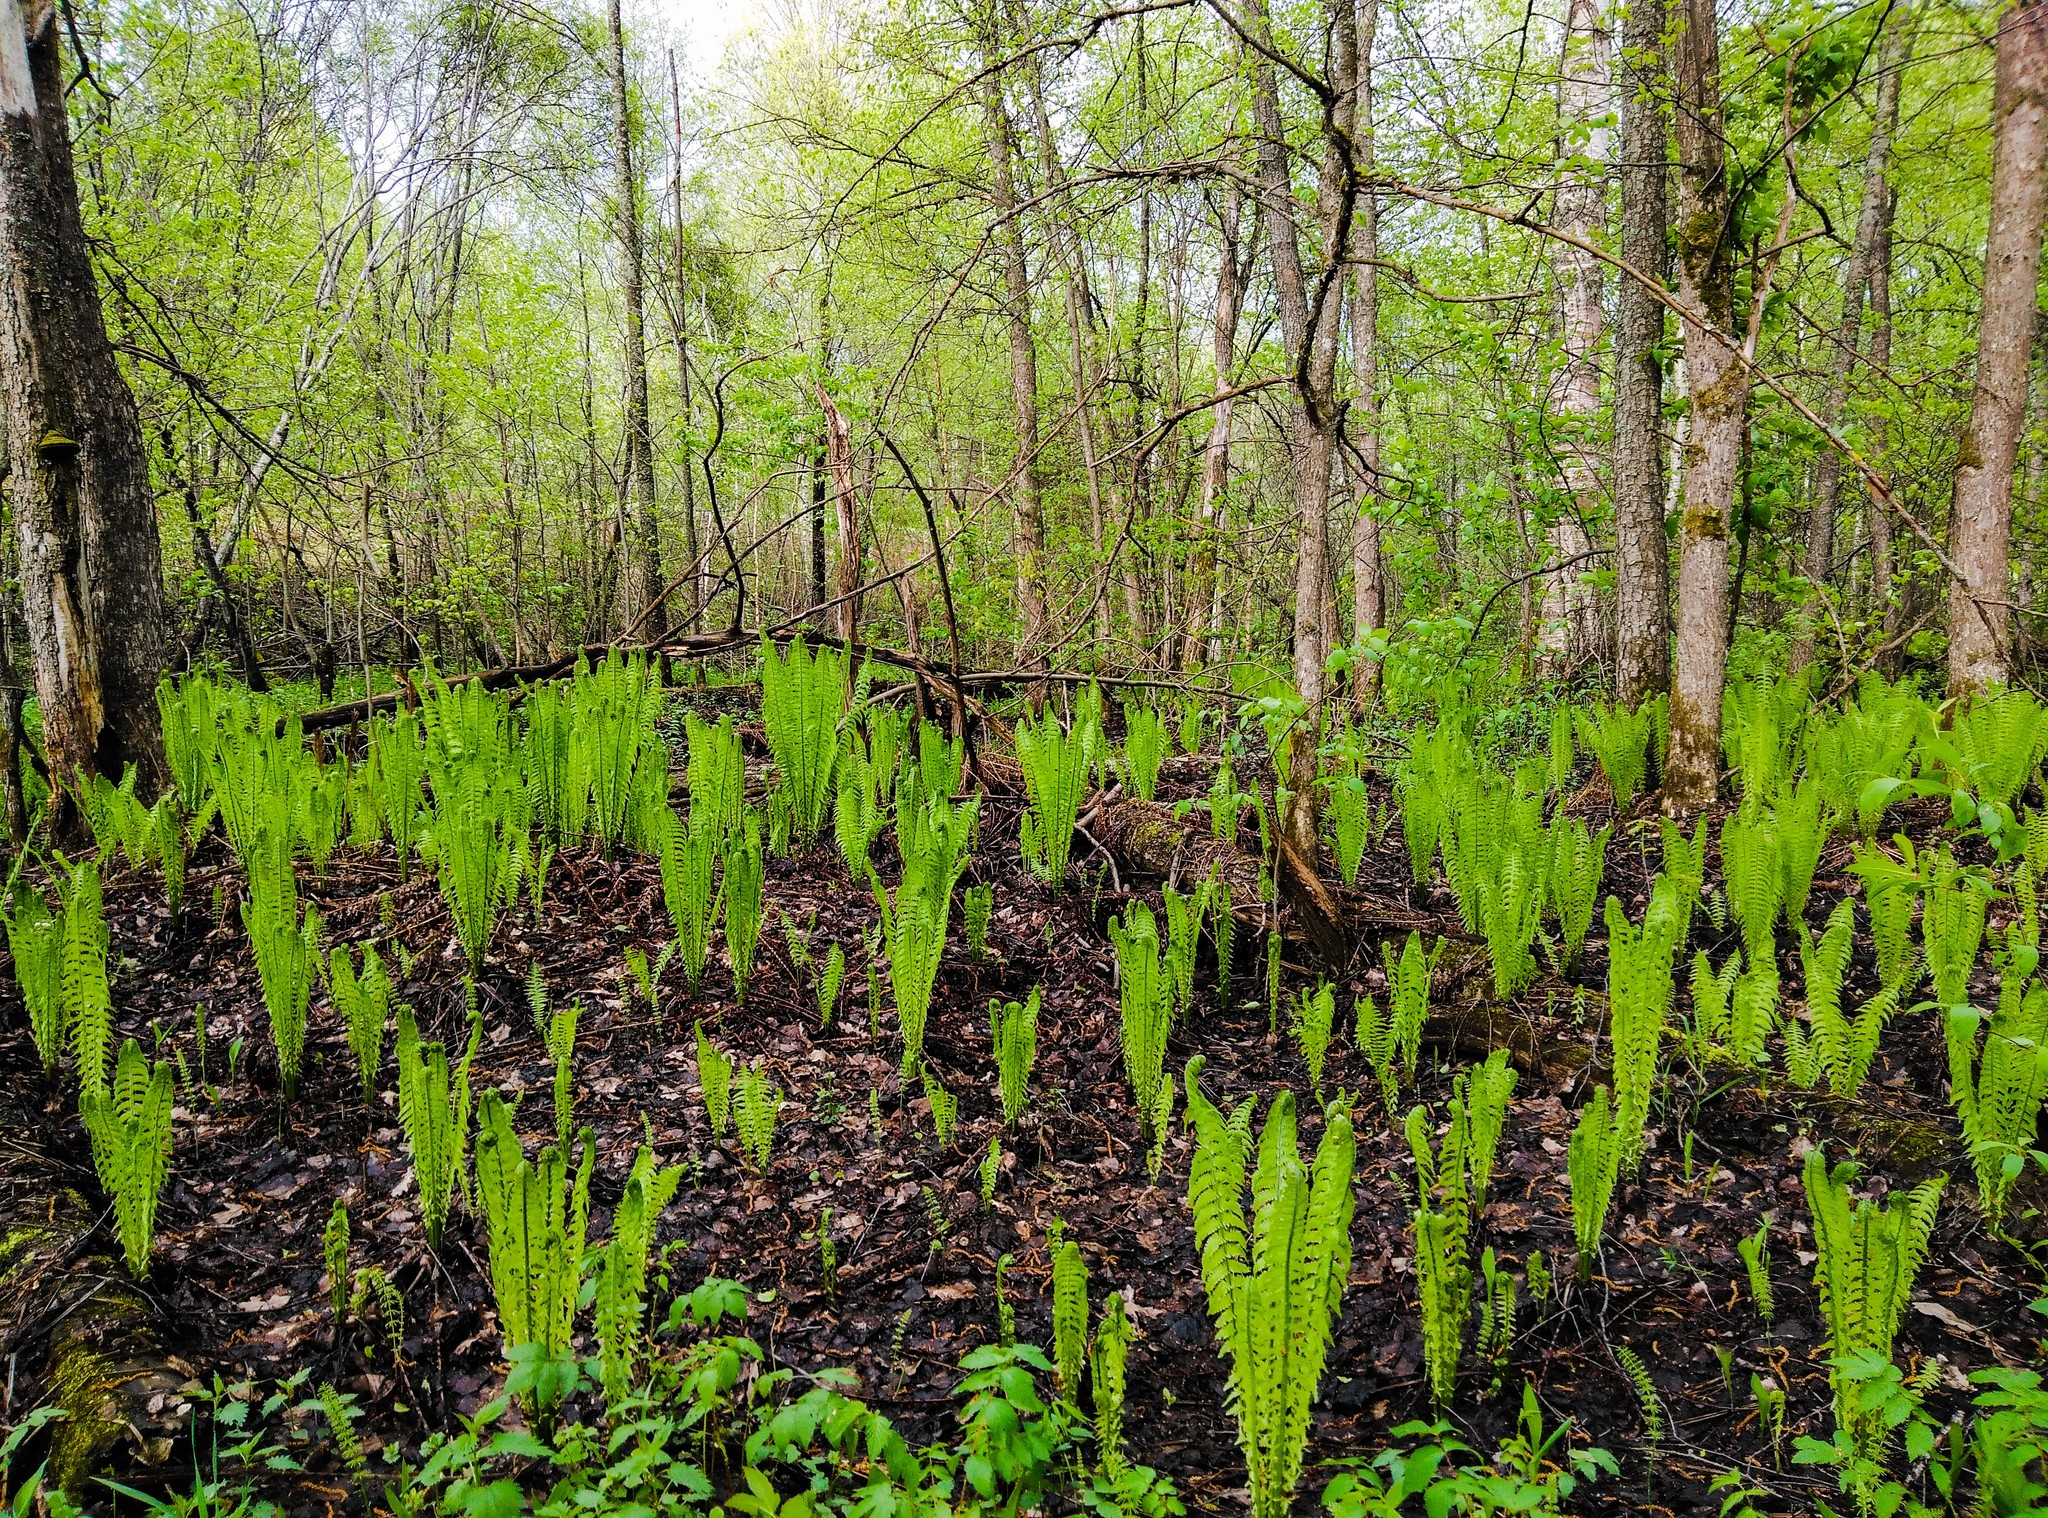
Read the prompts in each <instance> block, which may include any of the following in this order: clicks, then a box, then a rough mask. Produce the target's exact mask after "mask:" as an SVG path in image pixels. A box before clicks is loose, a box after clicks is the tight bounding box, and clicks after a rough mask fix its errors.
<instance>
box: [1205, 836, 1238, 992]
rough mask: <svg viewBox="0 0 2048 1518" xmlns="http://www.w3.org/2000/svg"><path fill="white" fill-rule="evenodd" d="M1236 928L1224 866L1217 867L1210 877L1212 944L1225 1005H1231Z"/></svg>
mask: <svg viewBox="0 0 2048 1518" xmlns="http://www.w3.org/2000/svg"><path fill="white" fill-rule="evenodd" d="M1236 929H1237V920H1236V919H1235V918H1234V917H1232V916H1231V903H1230V882H1228V881H1227V880H1225V879H1224V878H1223V871H1222V867H1221V866H1218V867H1217V868H1216V869H1215V870H1214V871H1212V872H1211V874H1210V876H1209V942H1210V943H1211V944H1212V945H1214V946H1215V949H1216V994H1217V999H1218V1000H1219V1001H1220V1002H1222V1003H1223V1004H1224V1005H1225V1006H1228V1005H1229V1004H1230V956H1231V954H1232V952H1233V951H1234V949H1235V947H1236V946H1235V944H1234V943H1233V942H1232V939H1233V938H1234V936H1235V933H1236Z"/></svg>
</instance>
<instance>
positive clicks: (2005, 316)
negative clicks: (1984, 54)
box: [1948, 3, 2048, 695]
mask: <svg viewBox="0 0 2048 1518" xmlns="http://www.w3.org/2000/svg"><path fill="white" fill-rule="evenodd" d="M1991 117H1992V124H1993V130H1994V131H1995V132H1996V134H1997V135H1996V137H1995V139H1994V141H1993V145H1992V150H1991V229H1990V232H1989V234H1988V235H1987V236H1986V238H1985V241H1984V304H1983V308H1982V311H1981V314H1980V315H1979V318H1978V328H1977V385H1976V392H1975V394H1973V395H1972V397H1971V399H1970V424H1969V427H1968V428H1967V429H1966V430H1965V432H1964V434H1963V447H1962V453H1961V456H1960V458H1959V459H1958V461H1957V463H1956V477H1955V495H1954V504H1953V506H1952V508H1951V517H1950V522H1951V526H1950V529H1949V557H1950V558H1951V559H1952V560H1953V561H1954V565H1955V569H1956V578H1954V579H1953V580H1952V581H1951V583H1950V585H1949V600H1948V683H1949V692H1950V694H1951V695H1962V694H1973V693H1977V692H1981V691H1984V690H1987V689H1989V688H1991V687H1993V686H1997V685H2003V684H2004V683H2005V682H2006V681H2007V680H2008V679H2009V678H2010V677H2011V673H2012V671H2011V665H2010V655H2011V648H2010V645H2011V641H2012V638H2011V626H2012V613H2011V608H2010V607H2009V605H2008V604H2007V602H2008V600H2009V596H2010V584H2011V572H2010V566H2009V564H2008V545H2009V543H2010V541H2011V537H2012V476H2013V467H2014V465H2015V464H2016V463H2017V462H2018V459H2019V442H2020V427H2021V424H2022V422H2023V420H2024V418H2025V416H2026V410H2027V369H2028V361H2029V358H2030V356H2031V354H2032V351H2033V338H2034V307H2035V303H2036V301H2037V299H2038V296H2039V291H2040V275H2041V236H2042V224H2043V219H2044V217H2048V6H2044V5H2042V4H2039V3H2033V4H2022V5H2014V6H2012V7H2011V8H2010V9H2008V10H2007V11H2006V13H2005V15H2004V17H2003V18H2002V19H2001V21H2000V22H1999V27H1998V86H1997V91H1996V96H1995V99H1994V101H1993V104H1992V108H1991Z"/></svg>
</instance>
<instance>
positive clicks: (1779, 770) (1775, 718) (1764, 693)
mask: <svg viewBox="0 0 2048 1518" xmlns="http://www.w3.org/2000/svg"><path fill="white" fill-rule="evenodd" d="M1808 700H1809V697H1808V685H1807V681H1806V680H1805V679H1803V678H1800V677H1797V676H1795V677H1793V678H1790V679H1784V680H1773V679H1771V678H1770V677H1769V676H1764V677H1762V678H1759V679H1754V680H1741V679H1738V680H1731V681H1729V682H1728V684H1727V687H1726V688H1725V689H1724V690H1723V692H1722V695H1721V749H1722V752H1723V753H1725V754H1726V755H1727V757H1728V762H1729V764H1730V765H1732V766H1733V767H1734V768H1735V771H1736V777H1737V781H1738V783H1739V784H1740V785H1741V787H1742V799H1743V804H1744V805H1745V807H1747V806H1752V805H1756V804H1758V803H1761V802H1764V801H1768V800H1769V799H1770V798H1771V797H1773V796H1775V795H1777V794H1778V791H1779V790H1780V788H1781V787H1782V786H1783V784H1784V782H1785V780H1786V779H1788V778H1789V777H1790V775H1791V770H1792V755H1791V749H1792V743H1793V740H1794V739H1796V738H1797V736H1798V731H1799V724H1800V722H1801V721H1802V720H1803V718H1804V716H1805V712H1806V707H1807V704H1808Z"/></svg>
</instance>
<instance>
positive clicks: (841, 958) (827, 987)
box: [818, 943, 846, 1028]
mask: <svg viewBox="0 0 2048 1518" xmlns="http://www.w3.org/2000/svg"><path fill="white" fill-rule="evenodd" d="M845 984H846V950H845V949H843V948H842V947H840V946H839V945H838V944H836V943H835V944H833V945H832V947H831V949H830V951H829V952H828V953H827V954H826V955H825V968H824V969H823V970H821V971H819V973H818V1025H819V1026H820V1027H824V1028H829V1027H831V1026H832V1014H833V1013H835V1012H837V1011H838V1010H839V988H840V987H841V986H843V985H845Z"/></svg>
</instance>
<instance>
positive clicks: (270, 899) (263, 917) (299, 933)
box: [242, 831, 320, 1101]
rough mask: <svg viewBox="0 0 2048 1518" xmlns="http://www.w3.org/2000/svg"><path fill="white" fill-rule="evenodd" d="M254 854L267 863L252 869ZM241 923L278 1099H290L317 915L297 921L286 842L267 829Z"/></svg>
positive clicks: (302, 1038)
mask: <svg viewBox="0 0 2048 1518" xmlns="http://www.w3.org/2000/svg"><path fill="white" fill-rule="evenodd" d="M257 858H265V859H267V860H268V861H269V863H268V864H267V865H266V866H265V867H262V868H258V867H257V866H256V864H255V860H256V859H257ZM242 922H243V924H244V925H245V926H246V927H247V928H248V930H249V946H250V948H251V949H253V950H254V951H255V955H256V973H257V976H258V977H259V978H260V979H261V981H262V982H263V1004H264V1006H265V1008H266V1009H267V1010H268V1012H269V1014H270V1037H271V1042H272V1044H273V1045H274V1046H275V1048H276V1050H277V1069H278V1075H279V1077H280V1078H281V1079H282V1081H283V1083H284V1097H285V1100H286V1101H291V1100H292V1099H294V1098H295V1097H296V1096H297V1095H298V1091H299V1075H300V1071H301V1068H302V1066H303V1064H304V1061H305V1052H306V1010H307V1008H308V1006H309V1005H310V1004H311V1002H312V999H313V979H314V976H315V974H316V972H317V971H318V969H319V967H320V914H319V912H318V911H316V910H315V909H314V908H313V907H311V906H308V907H307V908H306V910H305V917H304V919H303V921H302V920H301V918H300V915H299V899H298V887H297V884H296V882H295V881H294V880H293V878H292V866H291V855H290V853H289V849H288V846H287V845H286V844H285V843H284V842H283V841H282V840H280V839H279V838H278V837H277V836H276V835H275V834H273V833H270V832H267V831H266V832H265V833H264V834H263V835H262V837H261V839H260V841H259V842H258V844H257V845H256V850H255V853H254V854H253V855H252V856H251V869H250V875H249V901H248V904H247V905H245V906H244V907H243V909H242Z"/></svg>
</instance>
